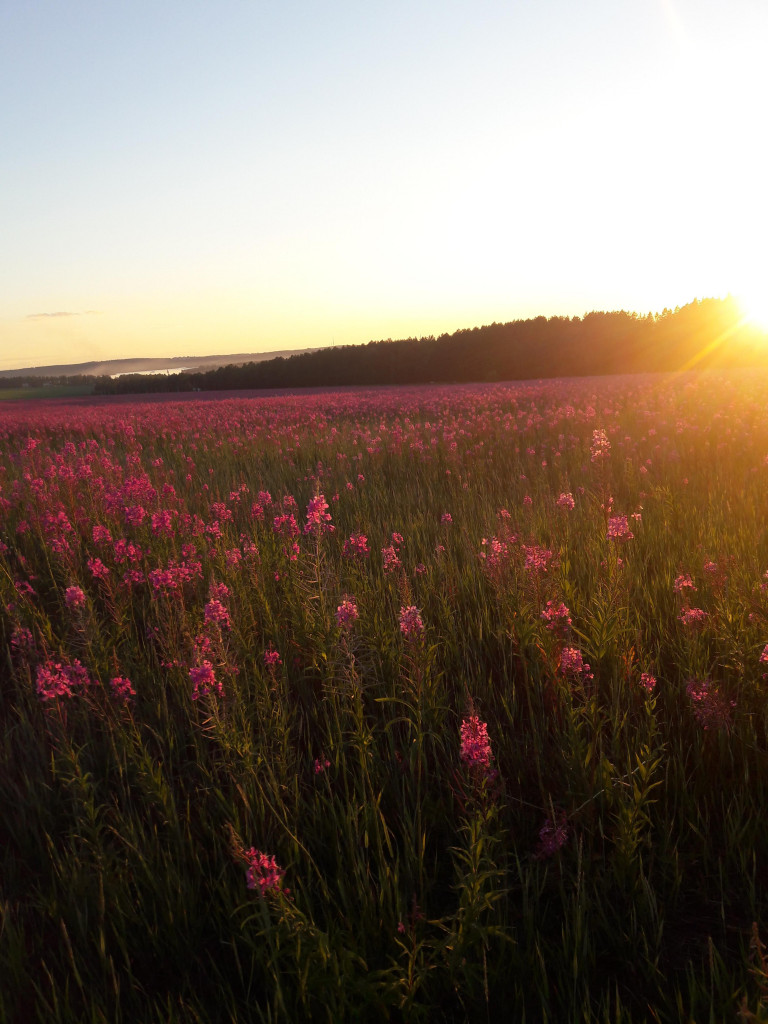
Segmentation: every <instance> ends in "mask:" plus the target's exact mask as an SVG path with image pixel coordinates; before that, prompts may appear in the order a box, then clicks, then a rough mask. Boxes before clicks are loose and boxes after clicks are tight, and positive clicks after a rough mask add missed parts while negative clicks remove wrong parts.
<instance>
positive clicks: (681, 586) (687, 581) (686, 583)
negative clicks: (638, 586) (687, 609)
mask: <svg viewBox="0 0 768 1024" xmlns="http://www.w3.org/2000/svg"><path fill="white" fill-rule="evenodd" d="M710 564H711V565H714V562H712V563H710ZM704 568H705V569H706V568H707V567H706V566H704ZM715 568H717V566H715ZM685 590H693V591H695V590H696V587H695V586H694V583H693V580H692V579H691V577H690V576H689V575H688V573H687V572H686V573H682V574H681V575H680V576H678V577H677V578H676V579H675V583H674V591H675V593H676V594H682V593H683V592H684V591H685Z"/></svg>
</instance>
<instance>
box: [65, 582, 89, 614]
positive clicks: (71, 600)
mask: <svg viewBox="0 0 768 1024" xmlns="http://www.w3.org/2000/svg"><path fill="white" fill-rule="evenodd" d="M64 604H65V605H66V606H67V608H69V610H70V611H71V612H72V611H75V610H76V609H78V608H83V607H84V606H85V594H84V593H83V591H82V590H81V589H80V587H67V589H66V590H65V591H64Z"/></svg>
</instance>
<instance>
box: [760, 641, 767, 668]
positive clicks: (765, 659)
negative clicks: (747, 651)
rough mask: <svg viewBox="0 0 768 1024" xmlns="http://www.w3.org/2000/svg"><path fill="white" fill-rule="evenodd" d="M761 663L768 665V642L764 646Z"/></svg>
mask: <svg viewBox="0 0 768 1024" xmlns="http://www.w3.org/2000/svg"><path fill="white" fill-rule="evenodd" d="M760 664H761V665H768V644H766V645H765V647H764V648H763V653H762V654H761V655H760Z"/></svg>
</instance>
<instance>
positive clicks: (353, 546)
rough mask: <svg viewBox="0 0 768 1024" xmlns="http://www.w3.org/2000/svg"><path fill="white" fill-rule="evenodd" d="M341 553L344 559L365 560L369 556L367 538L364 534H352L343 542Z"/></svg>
mask: <svg viewBox="0 0 768 1024" xmlns="http://www.w3.org/2000/svg"><path fill="white" fill-rule="evenodd" d="M342 553H343V555H344V557H345V558H367V557H368V555H370V553H371V552H370V550H369V548H368V538H367V537H366V535H365V534H364V533H352V534H350V535H349V537H348V538H347V539H346V540H345V541H344V548H343V550H342Z"/></svg>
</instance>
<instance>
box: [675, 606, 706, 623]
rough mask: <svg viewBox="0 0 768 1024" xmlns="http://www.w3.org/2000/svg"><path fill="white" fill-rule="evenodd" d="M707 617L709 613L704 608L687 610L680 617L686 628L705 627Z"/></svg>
mask: <svg viewBox="0 0 768 1024" xmlns="http://www.w3.org/2000/svg"><path fill="white" fill-rule="evenodd" d="M707 617H708V616H707V613H706V612H705V611H704V610H703V609H702V608H685V609H684V611H683V614H682V615H678V618H679V620H680V621H681V622H682V624H683V625H684V626H703V625H704V623H705V622H706V621H707Z"/></svg>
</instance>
